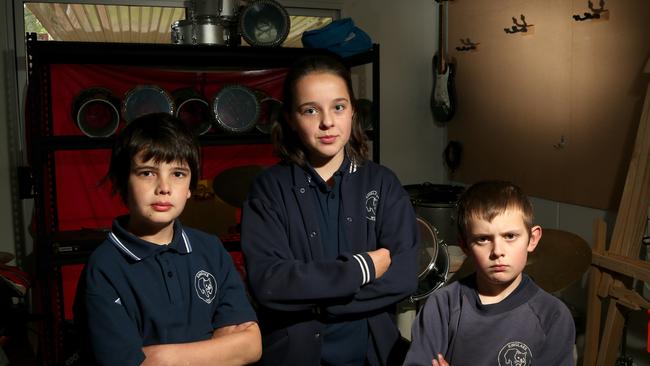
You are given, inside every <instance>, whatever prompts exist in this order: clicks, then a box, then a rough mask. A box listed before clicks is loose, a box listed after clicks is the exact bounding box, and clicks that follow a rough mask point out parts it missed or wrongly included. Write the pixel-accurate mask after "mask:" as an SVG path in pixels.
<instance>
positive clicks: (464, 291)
mask: <svg viewBox="0 0 650 366" xmlns="http://www.w3.org/2000/svg"><path fill="white" fill-rule="evenodd" d="M532 222H533V209H532V206H531V204H530V202H529V201H528V198H527V197H526V196H525V195H524V193H523V192H522V191H521V189H520V188H519V187H517V186H515V185H514V184H511V183H508V182H501V181H484V182H479V183H476V184H475V185H473V186H471V187H470V188H469V189H467V191H465V192H464V193H463V195H462V196H461V198H460V200H459V203H458V229H459V234H460V245H461V248H462V249H463V251H464V252H465V254H466V255H467V257H468V260H471V261H472V262H473V264H474V267H475V270H476V273H475V274H472V275H470V276H468V277H466V278H464V279H461V280H460V281H458V282H454V283H452V284H449V285H448V286H446V287H443V288H441V289H440V290H437V291H435V292H434V293H433V294H432V295H431V296H430V297H429V298H428V299H427V302H426V304H425V305H424V307H423V308H422V309H420V311H419V313H418V315H417V317H416V319H415V320H414V322H413V328H412V343H411V347H410V349H409V352H408V354H407V357H406V362H405V363H404V365H409V366H410V365H426V366H431V365H433V366H446V365H454V366H459V365H472V366H476V365H504V366H505V365H517V366H525V365H553V366H558V365H574V359H573V345H574V342H575V326H574V322H573V319H572V317H571V314H570V312H569V310H568V308H567V307H566V306H565V305H564V304H563V303H562V302H561V301H560V300H559V299H557V298H556V297H554V296H552V295H551V294H549V293H547V292H545V291H544V290H542V289H541V288H539V287H538V286H537V285H536V284H535V282H533V280H532V279H531V278H529V277H528V276H527V275H526V274H524V273H522V272H523V269H524V267H525V266H526V260H527V257H528V253H530V252H532V251H533V250H535V247H536V246H537V244H538V243H539V240H540V238H541V237H542V228H541V227H539V226H537V225H533V223H532Z"/></svg>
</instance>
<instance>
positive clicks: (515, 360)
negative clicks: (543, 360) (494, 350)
mask: <svg viewBox="0 0 650 366" xmlns="http://www.w3.org/2000/svg"><path fill="white" fill-rule="evenodd" d="M532 362H533V354H532V352H531V351H530V348H528V346H527V345H525V344H524V343H521V342H509V343H508V344H506V345H505V346H503V348H501V351H499V366H528V365H530V364H531V363H532Z"/></svg>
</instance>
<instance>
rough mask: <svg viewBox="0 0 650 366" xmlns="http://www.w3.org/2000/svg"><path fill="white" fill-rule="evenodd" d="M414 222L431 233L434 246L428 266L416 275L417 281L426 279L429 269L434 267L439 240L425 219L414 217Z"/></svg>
mask: <svg viewBox="0 0 650 366" xmlns="http://www.w3.org/2000/svg"><path fill="white" fill-rule="evenodd" d="M415 220H416V221H417V222H418V223H420V222H421V223H423V224H424V226H425V227H426V228H427V230H428V231H429V232H430V233H431V236H432V237H433V244H434V245H435V248H434V252H433V254H432V255H431V260H430V261H429V264H428V265H427V266H426V268H424V270H421V271H419V274H418V280H419V279H420V278H424V277H426V276H427V275H428V274H429V272H431V269H432V268H433V267H435V266H436V260H437V259H438V245H439V243H440V239H439V238H438V234H436V230H435V229H434V227H433V226H432V225H431V223H429V221H428V220H427V219H426V218H424V217H422V216H420V215H417V216H416V217H415ZM418 244H419V243H418ZM418 270H419V269H418Z"/></svg>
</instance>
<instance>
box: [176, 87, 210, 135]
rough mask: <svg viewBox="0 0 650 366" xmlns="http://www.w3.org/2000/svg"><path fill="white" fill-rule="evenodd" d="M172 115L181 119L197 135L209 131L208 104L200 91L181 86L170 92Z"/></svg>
mask: <svg viewBox="0 0 650 366" xmlns="http://www.w3.org/2000/svg"><path fill="white" fill-rule="evenodd" d="M172 98H173V99H174V106H175V112H174V115H175V116H176V117H178V118H179V119H180V120H181V121H183V122H184V123H185V124H186V125H187V126H188V127H190V128H191V129H192V131H193V132H194V133H195V134H197V135H203V134H205V133H207V132H208V131H210V128H211V127H212V118H211V115H210V104H209V103H208V101H207V100H206V99H205V98H204V97H203V95H202V94H201V93H199V92H198V91H197V90H195V89H193V88H181V89H177V90H174V91H173V92H172Z"/></svg>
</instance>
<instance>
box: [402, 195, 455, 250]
mask: <svg viewBox="0 0 650 366" xmlns="http://www.w3.org/2000/svg"><path fill="white" fill-rule="evenodd" d="M404 189H405V190H406V191H407V192H408V194H409V196H410V197H411V203H412V204H413V208H414V209H415V212H416V214H417V215H418V216H420V217H422V218H424V219H425V220H426V221H427V222H428V223H429V224H431V225H432V226H433V227H434V228H435V230H436V234H437V236H438V238H439V239H440V240H441V241H442V242H444V243H445V244H447V245H457V244H458V227H457V212H456V211H457V206H456V203H457V201H458V198H459V197H460V195H461V193H462V192H463V190H464V188H463V187H462V186H452V185H444V184H432V183H423V184H412V185H406V186H404Z"/></svg>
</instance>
